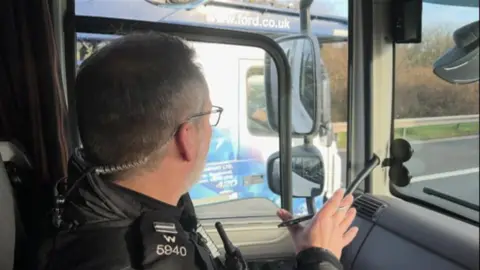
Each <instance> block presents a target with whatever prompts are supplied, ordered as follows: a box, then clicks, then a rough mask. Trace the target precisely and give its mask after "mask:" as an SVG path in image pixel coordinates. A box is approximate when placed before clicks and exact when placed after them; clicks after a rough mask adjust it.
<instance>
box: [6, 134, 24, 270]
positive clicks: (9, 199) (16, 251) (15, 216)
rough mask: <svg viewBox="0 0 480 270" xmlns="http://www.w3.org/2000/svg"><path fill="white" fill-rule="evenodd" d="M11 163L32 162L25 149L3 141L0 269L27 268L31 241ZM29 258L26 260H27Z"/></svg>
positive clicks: (20, 164)
mask: <svg viewBox="0 0 480 270" xmlns="http://www.w3.org/2000/svg"><path fill="white" fill-rule="evenodd" d="M11 164H15V165H17V164H18V165H19V166H28V167H29V165H30V163H29V161H28V159H26V157H25V155H24V153H23V152H21V151H20V150H19V148H18V147H16V146H15V145H14V144H13V143H10V142H4V141H0V254H1V255H0V269H1V270H14V269H25V266H26V264H28V259H26V258H27V257H26V256H28V254H26V253H27V250H26V247H27V245H28V242H27V237H26V233H25V230H24V227H23V223H22V219H21V216H20V212H19V208H18V205H17V201H16V197H17V196H16V190H15V188H14V184H15V181H18V180H15V179H11V178H10V177H9V173H8V169H7V167H8V166H9V165H11ZM26 260H27V261H26Z"/></svg>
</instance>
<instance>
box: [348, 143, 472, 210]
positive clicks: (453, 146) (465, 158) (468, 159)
mask: <svg viewBox="0 0 480 270" xmlns="http://www.w3.org/2000/svg"><path fill="white" fill-rule="evenodd" d="M412 147H413V149H414V150H415V153H414V154H413V157H412V159H411V160H410V161H409V162H407V163H406V166H407V168H408V169H409V170H410V173H411V174H412V176H413V177H414V178H413V179H412V183H411V184H410V185H409V187H408V188H409V189H418V190H421V189H423V187H429V188H432V189H435V190H438V191H442V192H446V193H448V194H449V195H451V196H454V197H457V198H461V199H463V200H466V201H468V202H471V203H473V204H476V205H479V182H480V181H479V177H480V176H479V148H478V147H479V138H478V136H476V137H465V138H457V139H446V140H435V141H426V142H414V143H412ZM345 154H346V153H345V152H341V158H342V164H346V157H345ZM342 176H343V177H342V179H346V177H345V176H346V166H343V170H342Z"/></svg>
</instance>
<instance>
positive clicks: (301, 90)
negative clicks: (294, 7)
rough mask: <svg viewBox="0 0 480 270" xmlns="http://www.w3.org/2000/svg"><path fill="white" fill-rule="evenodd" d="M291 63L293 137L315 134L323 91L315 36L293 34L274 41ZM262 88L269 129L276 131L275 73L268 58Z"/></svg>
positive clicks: (273, 66)
mask: <svg viewBox="0 0 480 270" xmlns="http://www.w3.org/2000/svg"><path fill="white" fill-rule="evenodd" d="M276 41H277V42H278V44H279V45H280V47H282V48H283V50H284V52H285V54H286V56H287V59H288V61H289V64H290V73H291V82H292V86H291V90H292V132H293V135H297V136H299V135H300V136H305V135H311V134H315V133H316V132H317V131H318V130H319V126H320V122H321V121H320V120H321V119H320V110H321V103H320V101H319V98H318V96H319V93H321V91H322V81H321V67H322V63H321V59H320V46H319V44H318V40H317V38H316V37H313V36H310V35H294V36H287V37H283V38H279V39H276ZM265 87H266V96H267V112H268V122H269V125H270V127H271V128H272V129H273V130H274V131H277V132H278V121H279V110H278V98H279V95H278V86H277V70H276V68H275V65H272V61H271V59H270V57H269V56H266V58H265Z"/></svg>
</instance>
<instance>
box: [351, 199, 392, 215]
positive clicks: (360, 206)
mask: <svg viewBox="0 0 480 270" xmlns="http://www.w3.org/2000/svg"><path fill="white" fill-rule="evenodd" d="M353 206H354V207H355V208H356V209H357V213H358V215H359V216H362V217H364V218H367V219H369V220H372V221H375V220H376V219H377V218H378V217H379V215H380V212H381V211H382V210H383V209H385V208H386V207H387V204H386V203H384V202H382V201H381V200H379V199H376V198H374V197H372V196H370V195H365V194H364V195H361V196H360V197H358V198H357V199H356V200H355V201H354V202H353Z"/></svg>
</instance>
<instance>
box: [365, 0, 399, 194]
mask: <svg viewBox="0 0 480 270" xmlns="http://www.w3.org/2000/svg"><path fill="white" fill-rule="evenodd" d="M391 22H392V19H391V1H386V0H383V1H382V0H375V1H374V4H373V43H372V45H373V62H372V71H373V74H372V75H373V76H372V91H371V96H370V123H371V126H370V129H371V132H370V135H371V136H370V138H367V139H369V140H370V149H369V150H370V153H375V154H376V155H378V156H379V157H380V159H381V160H384V159H385V158H388V157H389V155H390V150H389V149H390V143H391V140H393V135H394V132H393V130H394V125H393V124H394V123H393V115H394V98H393V97H394V96H393V95H394V92H393V91H394V89H395V76H394V72H395V50H394V45H393V38H392V32H391V29H392V27H391ZM370 180H371V181H370V188H371V190H370V191H371V192H372V193H373V194H376V195H390V188H389V182H390V180H389V178H388V167H384V168H382V167H381V166H378V167H377V168H375V170H374V171H373V172H372V174H371V179H370Z"/></svg>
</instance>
